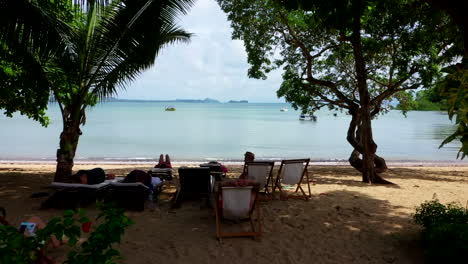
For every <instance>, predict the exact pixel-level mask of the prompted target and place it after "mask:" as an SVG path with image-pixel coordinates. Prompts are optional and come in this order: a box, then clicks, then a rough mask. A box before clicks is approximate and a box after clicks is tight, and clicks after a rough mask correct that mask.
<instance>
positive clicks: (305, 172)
mask: <svg viewBox="0 0 468 264" xmlns="http://www.w3.org/2000/svg"><path fill="white" fill-rule="evenodd" d="M297 163H302V164H303V165H304V163H305V166H304V169H303V170H302V174H301V177H300V180H299V181H298V182H297V183H296V185H297V187H296V190H295V191H294V192H295V193H297V192H298V191H299V190H301V194H302V195H300V196H297V195H287V196H284V195H283V190H282V186H281V181H282V173H283V170H284V167H285V165H288V164H297ZM309 163H310V159H291V160H282V161H281V165H280V168H279V170H278V176H277V177H276V181H275V186H274V187H273V193H274V192H275V190H276V188H278V189H279V192H280V198H281V199H288V198H292V199H304V200H306V201H307V200H309V198H310V197H312V193H311V191H310V181H309V172H308V170H307V169H308V166H309ZM304 178H305V179H306V183H307V189H308V193H309V194H308V195H307V194H306V192H305V191H304V189H303V188H302V186H301V184H302V183H303V181H304Z"/></svg>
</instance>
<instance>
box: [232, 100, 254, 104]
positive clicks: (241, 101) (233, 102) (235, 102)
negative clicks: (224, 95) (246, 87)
mask: <svg viewBox="0 0 468 264" xmlns="http://www.w3.org/2000/svg"><path fill="white" fill-rule="evenodd" d="M228 103H230V104H247V103H249V101H247V100H240V101H235V100H230V101H229V102H228Z"/></svg>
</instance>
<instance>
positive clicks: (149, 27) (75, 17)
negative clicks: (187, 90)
mask: <svg viewBox="0 0 468 264" xmlns="http://www.w3.org/2000/svg"><path fill="white" fill-rule="evenodd" d="M54 2H55V1H52V0H50V1H45V0H42V1H38V2H37V3H36V2H35V1H30V3H31V4H32V3H36V4H37V7H39V8H44V9H46V8H45V7H48V6H49V5H48V3H54ZM59 2H60V1H59ZM68 2H69V3H71V4H73V3H75V5H74V6H73V13H72V16H71V17H70V19H69V20H68V21H67V20H66V19H61V18H60V17H59V18H57V20H60V21H63V22H65V23H63V24H53V25H50V26H52V27H53V26H55V25H59V26H61V27H63V29H57V30H55V31H56V32H59V33H60V34H58V35H57V38H58V39H57V40H52V42H57V43H60V45H59V48H57V49H56V52H55V53H54V54H52V56H48V57H47V59H46V61H45V62H44V63H42V64H41V65H40V69H41V70H42V75H41V77H42V78H43V79H44V80H45V81H46V82H47V84H48V88H49V89H50V91H51V92H52V94H53V96H54V98H55V100H56V102H57V103H58V105H59V107H60V110H61V113H62V121H63V129H62V133H61V134H60V143H59V149H58V150H57V169H56V175H55V179H54V180H55V181H67V180H68V179H69V177H70V176H71V173H72V168H73V160H74V157H75V153H76V149H77V146H78V140H79V137H80V135H81V131H80V127H81V126H82V125H84V124H85V123H86V110H87V109H88V108H89V107H92V106H94V105H95V104H96V103H97V102H99V101H100V100H102V99H103V98H106V97H109V96H112V95H115V94H116V93H117V90H118V88H125V86H126V84H128V83H129V82H130V81H132V80H134V79H135V78H136V77H137V76H138V74H139V73H141V72H142V71H143V70H146V69H148V68H149V67H150V66H152V65H153V64H154V61H155V59H156V57H157V55H158V54H159V52H160V51H161V49H162V48H164V47H165V46H167V45H170V44H173V43H176V42H188V41H189V39H190V35H191V34H189V33H187V32H186V31H184V30H182V29H180V28H179V27H177V25H176V23H175V21H176V18H177V17H178V16H179V15H181V14H186V12H187V11H188V9H189V8H190V7H191V5H192V4H193V0H160V1H156V0H132V1H130V0H113V1H110V0H109V1H106V0H88V1H84V0H82V1H72V0H69V1H68ZM16 7H17V6H14V5H13V6H12V9H14V8H16ZM6 12H7V11H6ZM12 12H19V11H18V10H12ZM43 14H45V15H49V14H50V13H48V12H47V11H43ZM11 19H13V18H11ZM30 30H34V28H31V29H30Z"/></svg>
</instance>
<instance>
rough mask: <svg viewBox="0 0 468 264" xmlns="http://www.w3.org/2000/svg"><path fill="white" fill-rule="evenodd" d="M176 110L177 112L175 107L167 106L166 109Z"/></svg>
mask: <svg viewBox="0 0 468 264" xmlns="http://www.w3.org/2000/svg"><path fill="white" fill-rule="evenodd" d="M175 110H176V109H175V107H173V106H167V107H166V111H175Z"/></svg>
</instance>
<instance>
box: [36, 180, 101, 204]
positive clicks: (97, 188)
mask: <svg viewBox="0 0 468 264" xmlns="http://www.w3.org/2000/svg"><path fill="white" fill-rule="evenodd" d="M109 185H110V182H109V181H105V182H102V183H99V184H80V183H63V182H53V183H51V184H50V185H49V186H48V187H49V188H51V189H54V190H56V192H55V193H53V194H52V195H51V196H50V197H49V198H48V199H47V200H46V201H44V202H43V203H42V208H58V209H75V208H77V207H86V206H89V205H90V204H93V203H95V202H96V200H100V199H102V198H103V196H104V190H105V189H106V188H108V187H109Z"/></svg>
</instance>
